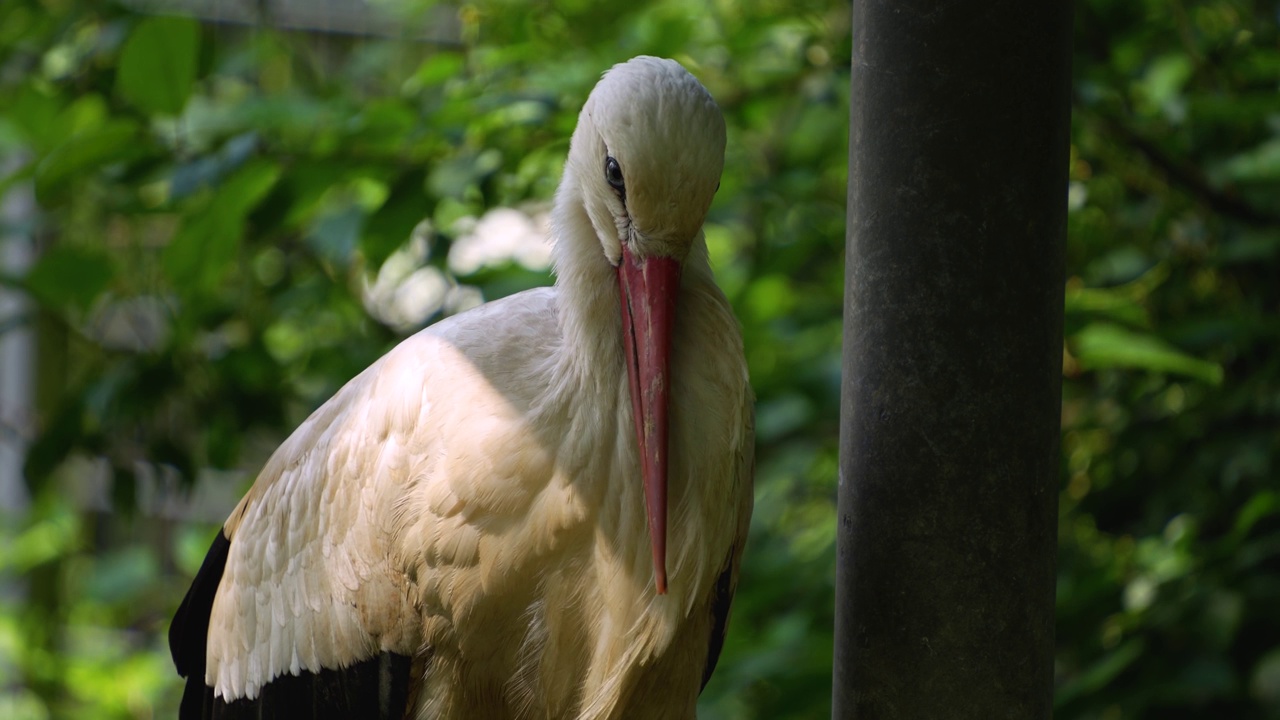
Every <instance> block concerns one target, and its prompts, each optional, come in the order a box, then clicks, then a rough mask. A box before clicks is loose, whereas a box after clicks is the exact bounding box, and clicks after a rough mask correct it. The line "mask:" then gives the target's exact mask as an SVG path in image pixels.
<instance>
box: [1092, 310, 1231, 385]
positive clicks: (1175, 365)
mask: <svg viewBox="0 0 1280 720" xmlns="http://www.w3.org/2000/svg"><path fill="white" fill-rule="evenodd" d="M1071 348H1072V352H1073V353H1074V354H1075V357H1076V359H1077V360H1078V361H1079V362H1080V366H1081V367H1082V368H1084V369H1086V370H1098V369H1103V368H1126V369H1133V370H1149V371H1152V372H1167V373H1174V374H1177V375H1186V376H1189V377H1193V378H1196V379H1198V380H1203V381H1204V382H1207V383H1210V384H1212V385H1218V384H1220V383H1221V382H1222V366H1220V365H1218V364H1217V363H1213V362H1209V361H1207V360H1201V359H1199V358H1196V357H1192V356H1191V355H1188V354H1186V353H1184V352H1182V351H1180V350H1178V349H1177V348H1174V347H1173V346H1171V345H1169V344H1168V343H1166V342H1164V341H1163V340H1161V339H1160V338H1158V337H1156V336H1154V335H1147V334H1142V333H1139V332H1135V331H1132V330H1127V329H1125V328H1122V327H1120V326H1118V325H1110V324H1105V323H1093V324H1091V325H1088V326H1086V327H1085V328H1084V329H1082V330H1081V331H1080V332H1079V333H1077V334H1076V336H1075V337H1074V338H1072V339H1071Z"/></svg>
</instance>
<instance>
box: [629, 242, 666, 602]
mask: <svg viewBox="0 0 1280 720" xmlns="http://www.w3.org/2000/svg"><path fill="white" fill-rule="evenodd" d="M679 287H680V263H679V262H677V261H676V260H674V259H672V258H665V257H651V258H645V259H642V260H637V259H636V257H635V256H634V255H632V254H631V250H630V249H629V248H628V247H627V246H626V245H625V244H624V245H623V246H622V263H621V264H619V265H618V290H619V292H620V293H621V295H622V343H623V347H624V349H625V351H626V354H627V375H628V377H629V378H630V380H631V412H632V414H633V415H634V418H635V424H636V444H637V447H638V448H639V449H640V469H641V472H642V474H643V477H644V500H645V508H646V510H647V511H648V516H649V539H650V541H651V544H652V546H653V573H654V578H655V580H656V581H657V586H658V594H659V595H665V594H666V592H667V398H668V397H669V392H668V391H669V389H670V387H671V373H670V366H671V331H672V328H673V326H674V324H675V315H676V293H677V291H678V290H679Z"/></svg>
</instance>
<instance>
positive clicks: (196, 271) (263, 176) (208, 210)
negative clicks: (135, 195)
mask: <svg viewBox="0 0 1280 720" xmlns="http://www.w3.org/2000/svg"><path fill="white" fill-rule="evenodd" d="M279 178H280V166H278V165H275V164H274V163H268V162H254V163H250V164H248V165H246V166H245V167H243V168H241V169H240V170H239V171H238V172H236V173H235V174H234V175H232V176H231V177H230V178H228V180H227V181H226V182H225V183H223V184H222V185H221V186H220V187H219V188H218V189H217V191H216V193H215V194H214V196H213V199H212V200H211V201H210V202H209V204H208V205H206V206H205V207H204V208H203V209H202V210H199V211H196V212H194V213H192V214H191V215H189V216H188V218H187V221H186V222H185V223H183V225H182V228H181V229H179V230H178V232H177V234H176V235H175V236H174V238H173V240H172V241H171V242H170V243H169V245H168V247H166V248H165V251H164V269H165V273H166V274H167V275H168V276H169V279H170V280H171V281H172V282H173V284H174V286H175V287H177V288H178V289H179V290H180V291H185V292H189V291H192V290H195V291H200V290H204V289H207V288H209V287H210V286H212V285H214V284H216V283H217V282H218V281H219V280H221V279H222V277H223V275H224V274H225V272H226V270H227V268H228V267H230V266H231V264H232V263H233V262H234V261H235V259H236V252H237V251H238V249H239V247H240V239H241V237H242V236H243V235H244V220H245V217H246V216H248V214H249V212H250V211H252V210H253V209H254V207H256V206H257V204H258V203H259V202H261V201H262V199H263V198H264V197H266V195H267V193H268V192H270V190H271V188H272V187H274V186H275V183H276V180H278V179H279Z"/></svg>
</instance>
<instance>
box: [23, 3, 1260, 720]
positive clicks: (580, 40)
mask: <svg viewBox="0 0 1280 720" xmlns="http://www.w3.org/2000/svg"><path fill="white" fill-rule="evenodd" d="M271 5H272V4H271V3H260V4H259V7H262V8H268V9H269V8H270V7H271ZM377 5H378V6H379V7H384V9H389V10H390V11H392V12H394V13H398V15H397V18H398V23H399V24H398V25H397V27H400V28H401V29H403V30H404V31H405V32H406V34H407V35H412V36H413V37H421V36H423V33H419V32H418V30H419V29H421V27H422V26H423V25H424V23H426V21H424V20H422V19H421V18H434V20H432V21H431V22H432V23H435V24H437V25H439V28H435V26H434V25H433V26H432V27H429V28H427V29H428V30H436V29H438V30H439V32H431V33H426V34H425V35H426V36H427V37H430V38H433V39H430V40H426V41H422V40H417V41H409V40H404V39H389V38H378V37H371V36H366V35H359V34H333V33H326V34H319V33H313V32H305V31H297V30H295V31H278V30H271V29H267V28H268V27H269V26H268V25H267V24H265V23H264V24H262V25H258V26H242V25H234V24H218V23H201V22H197V21H196V20H192V19H189V18H177V17H159V16H146V15H138V14H136V13H135V12H133V11H131V10H129V9H128V8H127V7H126V6H123V5H120V4H116V3H112V2H101V1H91V0H5V2H4V3H3V4H0V157H2V156H8V157H10V158H16V159H17V160H16V162H15V163H12V164H11V167H12V168H16V169H12V170H11V172H9V174H8V175H7V176H3V177H0V193H6V192H23V191H25V190H24V188H34V193H35V197H36V200H37V204H38V208H39V213H38V215H37V217H35V218H34V219H33V220H32V222H31V223H29V224H26V225H22V226H18V227H9V228H4V229H5V230H6V231H10V232H12V233H13V234H14V235H13V236H14V237H17V238H21V239H20V240H15V242H17V241H28V240H29V241H30V242H33V243H35V245H36V246H37V247H38V248H39V259H38V261H37V263H36V264H35V266H34V267H32V268H31V269H30V271H29V272H26V273H24V274H19V273H8V274H3V273H2V272H0V283H4V284H6V285H10V286H15V287H20V288H24V289H25V290H26V291H27V292H28V293H29V294H30V296H31V297H32V298H34V300H35V304H36V311H35V312H34V313H33V314H31V315H30V316H27V317H23V318H21V322H20V323H12V322H8V319H5V318H0V332H5V331H7V330H10V329H12V328H13V327H17V326H19V324H21V326H25V327H32V328H34V329H35V330H36V331H37V338H38V353H39V364H38V373H39V376H38V378H37V379H38V386H37V390H38V393H37V404H38V408H37V409H38V418H37V423H36V426H35V427H32V428H18V429H16V431H17V432H22V433H27V434H29V436H30V437H31V438H32V440H33V443H32V445H31V448H30V453H29V458H28V462H27V467H26V479H27V482H28V486H29V488H30V490H31V493H32V497H33V503H32V505H31V507H30V508H29V509H28V510H27V511H26V512H25V513H23V514H22V515H21V516H14V517H3V518H0V523H2V524H0V529H2V531H3V533H4V537H5V542H4V543H3V544H2V545H0V578H4V580H5V587H4V588H3V589H2V591H0V717H6V718H43V717H101V718H115V717H120V718H126V717H127V718H132V717H151V716H152V715H158V716H164V717H169V716H173V715H174V714H175V708H176V702H177V698H178V694H179V692H180V686H179V683H178V682H177V678H176V676H174V675H173V674H172V670H171V667H170V665H169V661H168V657H167V651H166V649H165V647H164V632H165V630H166V628H167V624H168V618H169V616H170V613H171V612H172V610H173V608H174V607H176V606H177V603H178V601H179V600H180V598H181V596H182V593H183V592H184V591H185V589H186V586H187V583H188V582H189V579H190V577H191V575H192V574H193V573H194V571H195V569H196V568H197V567H198V565H199V561H200V559H201V555H202V551H203V550H204V548H205V546H206V543H207V541H208V538H209V536H210V535H211V533H212V530H213V528H214V527H216V525H217V524H218V522H219V521H220V517H219V515H220V514H221V513H223V512H224V511H225V510H226V509H228V508H229V505H228V504H227V502H228V498H234V497H235V496H236V495H237V494H238V493H239V492H241V491H242V490H243V488H244V486H245V484H246V483H247V482H248V481H249V480H251V478H252V475H253V473H254V471H255V469H256V467H258V466H259V465H260V463H261V462H262V461H263V460H264V459H265V457H266V455H267V454H268V453H269V452H270V451H271V449H273V448H274V446H275V445H276V444H278V443H279V442H280V441H281V440H282V439H283V438H284V437H285V436H286V435H287V433H288V432H289V431H290V430H291V429H292V428H293V427H295V426H296V425H297V424H298V423H299V422H300V421H301V420H302V419H303V418H304V417H305V416H306V414H307V413H308V412H310V410H312V409H313V408H315V407H316V406H317V405H318V404H319V403H321V402H323V401H324V400H325V399H326V398H327V397H328V396H329V395H331V394H332V393H333V392H334V391H335V390H336V389H337V388H338V387H339V386H341V384H342V383H343V382H345V381H346V380H347V379H349V378H350V377H352V376H353V375H355V374H356V373H357V372H359V371H360V370H361V369H363V368H364V367H365V366H366V365H368V364H369V363H370V362H372V361H373V360H374V359H375V358H377V357H378V356H379V355H381V354H382V353H383V352H385V351H386V350H387V349H388V348H389V347H390V346H391V345H393V344H394V343H395V342H396V341H397V340H399V339H400V338H401V337H403V336H404V335H406V334H408V333H410V332H412V331H413V330H414V329H416V327H419V326H421V324H423V323H424V322H429V321H430V320H432V319H435V318H436V317H439V316H440V314H447V313H449V312H453V311H456V310H459V309H462V308H464V307H465V306H466V305H467V304H468V303H467V302H465V301H464V300H465V298H467V297H474V293H476V292H478V293H479V294H481V295H483V297H485V298H493V297H497V296H500V295H504V294H508V293H510V292H515V291H518V290H520V289H523V288H526V287H530V286H532V285H536V284H544V283H546V282H549V281H550V277H549V276H548V275H547V274H546V273H545V272H541V271H539V270H537V269H532V270H531V269H529V267H526V266H524V265H521V264H520V263H517V262H508V263H505V264H501V265H498V266H481V267H479V268H470V269H468V270H467V272H465V273H464V272H455V268H452V267H451V265H450V263H449V262H448V257H449V253H450V250H451V248H452V247H453V246H454V245H455V244H456V243H457V242H458V241H459V238H460V237H461V236H463V235H464V234H465V233H466V232H468V231H469V230H468V229H469V228H472V227H474V225H475V219H476V218H479V217H481V216H482V215H483V214H484V213H485V212H486V211H487V210H489V209H491V208H496V207H532V205H531V204H534V203H539V202H545V201H546V200H547V199H548V198H549V197H550V196H551V193H552V191H553V190H554V187H555V185H556V182H557V180H558V178H559V173H560V165H561V163H562V161H563V158H564V154H565V152H566V150H567V144H568V137H569V134H570V132H571V131H572V128H573V126H574V123H575V120H576V115H577V111H578V109H579V107H580V105H581V102H582V101H583V100H584V99H585V97H586V94H587V92H588V91H589V90H590V88H591V86H592V85H593V84H594V82H595V80H596V78H597V77H598V76H599V73H600V72H601V71H602V70H603V69H605V68H607V67H609V66H610V65H611V64H613V63H615V62H619V61H621V60H624V59H626V58H628V57H630V56H632V55H636V54H642V53H647V54H654V55H662V56H669V57H675V58H677V59H679V60H681V61H682V62H684V63H685V64H686V65H687V66H689V67H690V68H691V69H692V70H693V71H694V72H695V74H697V75H698V76H699V77H700V78H701V79H702V80H703V82H704V83H705V84H706V85H707V86H708V88H709V89H710V90H711V91H712V93H713V94H714V95H715V96H716V98H717V100H718V101H719V102H720V104H721V106H722V108H723V109H724V111H725V113H726V116H727V119H728V123H729V133H730V142H729V155H728V158H727V164H726V170H725V176H724V180H723V183H722V187H721V189H720V192H719V194H718V196H717V199H716V203H715V205H714V206H713V208H712V210H711V216H710V219H709V224H708V228H707V238H708V245H709V246H710V249H711V253H712V257H713V260H714V264H715V266H716V271H717V276H718V278H719V280H720V282H721V285H722V286H723V287H724V289H725V291H726V293H727V294H728V295H729V297H730V298H731V299H732V301H733V303H734V305H735V307H736V308H737V312H738V316H739V318H740V319H741V321H742V324H743V327H744V332H745V334H746V341H747V347H748V355H749V362H750V366H751V374H752V382H753V385H754V387H755V389H756V392H757V395H758V396H759V407H758V421H757V423H758V425H757V427H758V440H759V449H758V456H759V468H758V479H757V483H758V490H757V503H756V514H755V518H754V522H753V527H752V533H753V536H752V542H751V545H750V546H749V548H748V554H747V562H746V567H745V569H744V573H743V582H742V587H741V588H740V591H739V594H738V597H737V599H736V601H735V609H734V619H733V624H732V626H731V632H730V636H729V639H728V643H727V646H726V649H725V654H724V656H723V658H722V660H721V664H720V669H719V671H718V672H717V674H716V676H715V679H714V680H713V682H712V683H711V685H710V686H708V688H707V691H706V693H704V696H703V703H702V715H703V716H704V717H707V718H713V719H715V718H723V719H726V720H735V719H738V718H821V717H826V716H828V715H829V707H830V700H829V698H830V657H831V649H832V640H831V633H830V628H831V624H832V608H831V604H832V583H833V575H834V568H833V564H834V551H833V541H834V534H835V530H834V524H833V516H834V514H833V509H832V503H833V500H834V494H835V478H836V466H837V463H836V445H837V443H836V437H837V431H838V411H839V408H838V398H839V376H840V357H839V353H840V308H841V296H842V295H841V294H842V268H841V259H842V257H843V256H842V248H843V234H844V197H845V176H846V160H847V132H848V125H847V113H848V103H849V97H848V87H849V85H848V78H849V75H848V68H849V61H850V44H849V37H850V35H849V8H848V5H847V3H844V2H831V1H828V2H818V1H817V0H808V1H804V2H786V3H783V2H777V1H768V2H759V3H735V2H730V1H728V0H705V1H701V2H699V1H694V2H688V1H686V0H656V1H651V2H638V3H631V4H629V5H627V6H625V7H622V8H619V7H616V6H610V5H597V4H594V3H584V2H578V1H575V0H560V1H559V2H538V3H516V2H479V3H475V4H466V5H462V6H461V7H460V8H452V7H445V6H433V5H430V4H423V3H410V2H403V3H400V4H396V3H392V2H386V3H378V4H377ZM419 6H421V7H419ZM1278 14H1280V13H1278V8H1277V7H1276V6H1275V5H1274V4H1273V3H1267V2H1262V1H1254V2H1248V1H1246V0H1206V1H1192V0H1187V1H1185V2H1182V1H1179V0H1136V1H1135V0H1124V1H1122V0H1078V2H1077V31H1076V57H1075V78H1076V79H1075V82H1074V90H1073V91H1074V110H1075V116H1074V120H1073V131H1072V153H1071V168H1070V183H1071V184H1070V192H1069V196H1068V198H1067V201H1068V202H1069V204H1070V215H1069V238H1070V239H1069V247H1068V267H1069V268H1070V277H1069V278H1068V279H1067V282H1066V301H1067V302H1066V308H1067V318H1066V339H1065V345H1064V373H1065V388H1064V406H1063V445H1062V450H1063V492H1062V504H1061V522H1060V534H1061V538H1060V540H1061V542H1060V548H1061V549H1060V575H1059V588H1058V612H1059V643H1058V647H1059V649H1058V660H1057V685H1058V695H1057V703H1056V705H1057V714H1058V716H1059V717H1063V718H1082V719H1083V718H1099V719H1103V718H1105V719H1108V720H1110V719H1112V718H1155V717H1158V718H1178V717H1232V718H1266V717H1280V614H1278V613H1277V612H1276V610H1275V609H1276V608H1278V607H1280V486H1277V483H1276V482H1275V480H1276V478H1277V475H1280V473H1278V469H1280V355H1277V354H1275V353H1274V352H1271V350H1272V348H1274V347H1276V342H1277V340H1278V339H1280V338H1278V337H1277V336H1278V335H1280V321H1278V320H1277V311H1280V283H1277V278H1280V203H1278V202H1277V201H1276V198H1277V197H1280V193H1278V192H1277V191H1280V36H1278V35H1277V21H1278ZM441 18H444V19H445V20H447V22H445V21H442V20H441ZM427 24H430V23H427ZM406 265H407V266H408V270H404V269H403V268H404V267H405V266H406ZM392 267H395V268H401V270H398V271H397V272H401V271H403V272H409V271H413V270H414V268H419V269H421V270H428V271H430V273H432V275H431V277H433V278H435V279H436V280H437V282H438V283H439V286H440V288H442V292H443V293H444V294H443V295H442V296H441V297H442V299H441V300H440V302H439V303H437V305H438V306H439V309H438V310H437V311H435V313H434V314H432V315H430V316H428V317H422V318H418V319H417V320H416V321H415V322H413V323H409V324H408V325H409V326H406V324H405V323H402V322H393V321H390V320H388V319H387V318H386V317H384V316H383V315H380V314H379V313H378V312H376V311H375V309H374V308H371V306H370V300H369V288H370V287H371V286H376V285H377V283H378V282H379V281H380V279H381V278H382V276H383V275H384V274H386V273H387V272H388V268H392ZM463 291H468V292H471V293H472V294H471V295H468V294H467V292H463ZM460 298H461V299H460ZM378 318H382V319H381V320H380V319H378ZM221 471H227V472H221ZM197 476H199V477H201V478H203V479H202V482H201V486H202V487H207V486H212V487H214V488H221V489H222V491H223V493H224V496H218V494H217V492H214V493H213V495H212V496H211V495H209V493H207V492H205V493H198V494H197V495H196V496H195V497H196V499H195V501H194V502H193V503H192V505H191V507H190V508H188V509H187V510H185V511H183V512H181V513H179V512H175V511H174V509H173V508H174V504H173V503H172V502H166V501H164V500H163V497H164V492H163V491H164V490H165V489H166V488H169V489H172V488H173V487H176V486H178V485H184V484H190V483H191V482H192V481H193V480H195V479H196V478H197ZM94 478H98V479H105V480H106V482H104V483H101V485H102V487H101V488H100V490H101V492H97V491H91V490H87V489H86V488H95V487H97V484H95V483H94V482H91V480H92V479H94ZM211 498H212V499H211ZM230 502H233V500H230ZM192 516H194V518H195V519H192ZM179 518H181V519H179Z"/></svg>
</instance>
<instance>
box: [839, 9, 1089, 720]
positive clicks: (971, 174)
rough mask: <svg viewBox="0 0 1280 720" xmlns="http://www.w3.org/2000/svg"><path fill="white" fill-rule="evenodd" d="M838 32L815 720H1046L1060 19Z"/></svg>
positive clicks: (986, 16)
mask: <svg viewBox="0 0 1280 720" xmlns="http://www.w3.org/2000/svg"><path fill="white" fill-rule="evenodd" d="M853 31H854V32H853V78H852V82H853V93H852V112H851V118H850V120H851V127H850V147H849V225H848V228H849V229H848V245H847V247H848V257H847V261H846V262H847V266H846V270H845V281H846V288H845V320H844V388H843V397H842V402H841V415H842V417H841V444H840V454H841V468H840V469H841V479H840V497H839V540H838V543H839V552H838V560H837V564H838V567H837V580H836V654H835V677H834V696H833V700H834V716H835V717H836V718H859V719H860V720H880V719H891V718H901V719H903V720H932V719H935V718H946V719H947V720H963V719H967V718H974V719H975V720H977V719H981V720H992V719H996V718H999V719H1001V720H1003V719H1005V718H1016V719H1018V720H1024V719H1031V720H1036V719H1047V718H1049V717H1050V715H1051V712H1052V696H1053V619H1054V614H1053V611H1054V604H1053V603H1054V575H1055V545H1056V525H1057V487H1058V483H1057V479H1058V455H1057V451H1058V424H1059V408H1060V402H1061V394H1060V393H1061V380H1062V378H1061V364H1062V299H1063V294H1062V291H1063V241H1064V235H1065V227H1066V202H1067V193H1066V190H1067V172H1066V171H1067V143H1068V124H1069V102H1068V92H1069V88H1068V85H1069V82H1070V32H1071V6H1070V3H1069V2H1058V1H1054V0H1050V1H1049V2H1027V1H1026V0H957V1H955V2H949V3H940V2H937V0H854V3H853Z"/></svg>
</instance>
